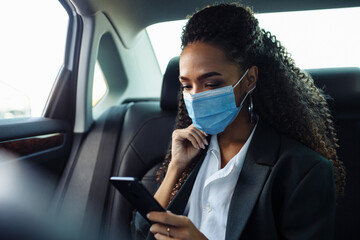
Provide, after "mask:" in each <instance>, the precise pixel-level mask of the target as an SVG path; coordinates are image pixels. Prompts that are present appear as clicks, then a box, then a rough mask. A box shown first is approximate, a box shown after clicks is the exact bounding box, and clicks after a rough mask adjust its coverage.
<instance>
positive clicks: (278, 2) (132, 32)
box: [70, 0, 360, 47]
mask: <svg viewBox="0 0 360 240" xmlns="http://www.w3.org/2000/svg"><path fill="white" fill-rule="evenodd" d="M70 1H71V2H72V3H73V4H74V6H75V8H76V9H77V12H78V13H79V14H80V15H82V16H92V15H94V14H96V13H98V12H102V13H104V14H105V15H106V16H107V18H108V19H109V20H110V22H111V23H112V24H113V26H114V28H115V30H116V31H117V33H118V34H119V36H120V38H121V39H122V41H123V42H124V44H125V46H128V47H129V46H131V42H132V41H133V40H134V39H135V38H136V36H137V34H138V33H139V32H140V31H141V30H142V29H144V28H145V27H147V26H149V25H151V24H154V23H158V22H163V21H171V20H180V19H184V18H185V17H186V16H187V15H189V14H191V13H193V12H194V11H195V10H196V9H201V8H202V7H204V6H206V5H210V4H214V3H226V2H234V1H214V0H182V1H169V0H70ZM241 2H242V3H243V4H244V5H249V6H252V7H253V9H254V11H255V12H257V13H265V12H282V11H296V10H311V9H327V8H343V7H356V6H360V1H359V0H341V1H339V0H297V1H289V0H244V1H241Z"/></svg>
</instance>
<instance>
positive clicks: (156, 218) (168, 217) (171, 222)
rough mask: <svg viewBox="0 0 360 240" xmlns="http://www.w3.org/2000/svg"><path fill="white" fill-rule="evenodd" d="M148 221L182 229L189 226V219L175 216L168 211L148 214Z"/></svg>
mask: <svg viewBox="0 0 360 240" xmlns="http://www.w3.org/2000/svg"><path fill="white" fill-rule="evenodd" d="M147 217H148V219H149V220H150V221H153V222H156V223H160V224H163V225H166V226H173V227H184V226H187V225H188V224H189V221H190V220H189V219H188V218H187V217H184V216H182V215H175V214H173V213H171V212H170V211H167V212H150V213H148V215H147Z"/></svg>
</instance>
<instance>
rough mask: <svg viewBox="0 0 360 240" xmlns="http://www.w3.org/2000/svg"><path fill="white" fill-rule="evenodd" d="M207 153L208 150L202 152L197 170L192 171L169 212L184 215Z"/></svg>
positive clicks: (170, 205) (172, 202)
mask: <svg viewBox="0 0 360 240" xmlns="http://www.w3.org/2000/svg"><path fill="white" fill-rule="evenodd" d="M206 152H207V148H206V149H204V150H203V151H202V153H201V155H200V156H199V160H198V163H197V164H196V166H195V168H194V169H193V170H192V171H191V173H190V175H189V177H188V178H187V179H186V181H185V183H184V184H183V186H182V187H181V188H180V190H179V192H178V193H177V194H176V196H175V197H174V199H173V200H172V201H171V203H170V204H169V206H168V208H167V210H169V211H171V212H172V213H174V214H178V215H182V214H183V213H184V210H185V207H186V204H187V202H188V199H189V197H190V194H191V191H192V188H193V186H194V182H195V179H196V176H197V174H198V172H199V170H200V167H201V165H202V162H203V161H204V158H205V156H206Z"/></svg>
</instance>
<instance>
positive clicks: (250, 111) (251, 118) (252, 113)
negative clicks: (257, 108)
mask: <svg viewBox="0 0 360 240" xmlns="http://www.w3.org/2000/svg"><path fill="white" fill-rule="evenodd" d="M249 95H250V96H249V116H250V123H253V122H254V121H255V120H254V105H253V100H252V94H249Z"/></svg>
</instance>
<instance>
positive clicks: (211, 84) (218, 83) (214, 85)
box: [181, 81, 223, 90]
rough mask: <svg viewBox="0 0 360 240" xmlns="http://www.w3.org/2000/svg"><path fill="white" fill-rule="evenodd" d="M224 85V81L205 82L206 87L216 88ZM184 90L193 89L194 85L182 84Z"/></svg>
mask: <svg viewBox="0 0 360 240" xmlns="http://www.w3.org/2000/svg"><path fill="white" fill-rule="evenodd" d="M222 85H223V81H218V82H209V83H205V84H204V89H208V90H211V89H216V88H219V87H221V86H222ZM181 88H182V90H190V89H192V85H182V86H181Z"/></svg>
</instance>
